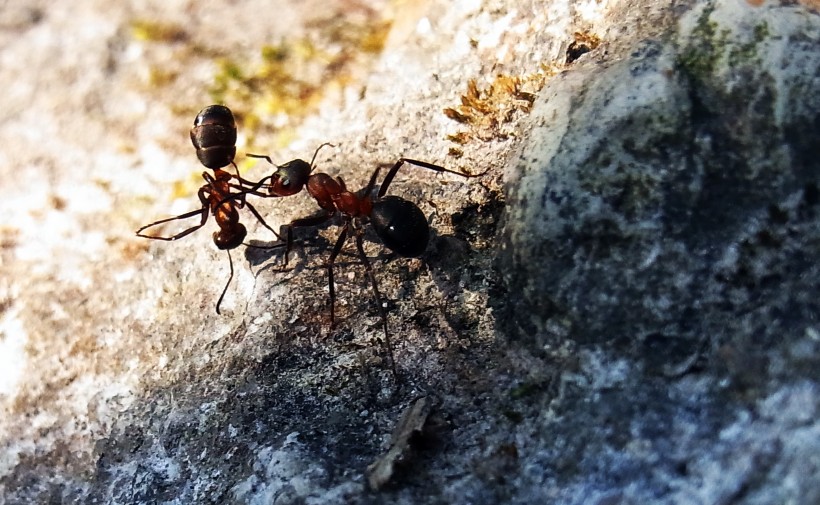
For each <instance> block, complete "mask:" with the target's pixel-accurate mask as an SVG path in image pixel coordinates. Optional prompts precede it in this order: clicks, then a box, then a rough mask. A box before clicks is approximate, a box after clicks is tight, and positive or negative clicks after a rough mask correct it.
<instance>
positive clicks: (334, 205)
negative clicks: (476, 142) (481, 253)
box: [247, 143, 486, 374]
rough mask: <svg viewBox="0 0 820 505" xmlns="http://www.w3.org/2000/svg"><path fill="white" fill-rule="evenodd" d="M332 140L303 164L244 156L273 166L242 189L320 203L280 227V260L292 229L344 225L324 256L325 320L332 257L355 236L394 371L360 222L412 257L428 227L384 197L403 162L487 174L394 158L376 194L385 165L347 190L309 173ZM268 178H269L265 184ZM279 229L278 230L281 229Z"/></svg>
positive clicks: (418, 214)
mask: <svg viewBox="0 0 820 505" xmlns="http://www.w3.org/2000/svg"><path fill="white" fill-rule="evenodd" d="M328 145H329V146H331V147H332V146H333V145H332V144H328V143H325V144H322V145H320V146H319V147H318V148H317V149H316V151H315V152H314V154H313V159H311V162H310V163H308V162H306V161H304V160H301V159H295V160H292V161H289V162H287V163H285V164H283V165H276V164H275V163H273V161H272V160H271V159H270V157H269V156H266V155H259V154H247V156H248V157H251V158H261V159H264V160H267V162H268V163H270V164H271V165H274V166H275V167H276V171H275V172H274V173H273V174H271V175H269V176H267V177H264V178H262V179H261V180H260V181H259V182H257V183H255V184H253V186H252V187H251V188H250V189H249V190H247V193H251V194H254V195H257V196H269V197H283V196H290V195H295V194H296V193H299V192H300V191H302V190H303V189H307V192H308V193H309V194H310V196H312V197H313V198H314V199H315V200H316V203H318V204H319V207H321V209H322V210H321V211H320V212H319V213H318V214H316V215H313V216H310V217H306V218H301V219H295V220H293V221H291V222H290V223H289V224H288V225H285V226H284V227H283V228H284V229H285V230H286V233H287V245H286V249H285V264H287V261H288V253H289V252H290V249H291V246H292V244H293V231H292V230H293V228H299V227H307V226H317V225H320V224H323V223H325V222H327V221H329V220H330V219H332V218H333V217H334V216H336V215H341V217H342V220H343V224H342V230H341V232H339V236H338V238H337V239H336V243H335V245H334V246H333V250H332V251H331V253H330V256H329V257H328V259H327V264H326V266H327V273H328V286H329V294H330V324H331V326H332V325H333V324H334V320H335V302H336V292H335V288H334V276H333V265H334V262H335V261H336V257H337V256H338V255H339V253H340V252H341V250H342V247H343V245H344V242H345V240H346V239H347V236H348V234H349V233H351V232H352V233H353V234H354V235H355V243H356V249H357V251H358V254H359V257H360V258H361V261H362V263H363V265H364V268H365V271H366V272H367V276H368V278H369V279H370V284H371V286H372V289H373V293H374V297H375V299H376V303H377V304H378V307H379V312H380V314H381V320H382V326H383V328H384V334H385V344H386V347H387V351H388V355H389V358H390V364H391V367H392V369H393V372H394V374H395V372H396V364H395V361H394V359H393V348H392V346H391V343H390V334H389V332H388V330H387V314H386V312H385V309H384V305H383V303H382V296H381V293H380V291H379V286H378V282H377V281H376V277H375V275H374V273H373V268H372V266H371V264H370V260H368V258H367V255H366V254H365V252H364V247H363V245H362V240H363V238H364V226H365V225H366V224H368V223H370V224H371V225H372V226H373V229H374V231H375V232H376V235H377V236H378V237H379V238H380V239H381V241H382V243H383V244H384V245H385V247H387V248H388V249H390V250H391V251H393V252H395V253H396V254H398V255H399V256H403V257H407V258H417V257H419V256H421V255H422V254H423V253H424V251H425V250H426V249H427V244H428V242H429V240H430V226H429V225H428V223H427V218H426V217H425V215H424V213H423V212H422V211H421V209H420V208H419V207H418V206H417V205H416V204H415V203H413V202H411V201H409V200H405V199H404V198H401V197H399V196H395V195H387V196H385V195H386V193H387V190H388V189H389V187H390V183H391V182H392V181H393V179H394V177H395V176H396V174H397V173H398V171H399V169H401V168H402V167H403V166H404V165H405V164H409V165H414V166H417V167H420V168H424V169H427V170H432V171H434V172H438V173H445V172H446V173H451V174H456V175H460V176H462V177H468V178H469V177H480V176H481V175H484V174H485V173H486V171H485V172H482V173H480V174H466V173H462V172H456V171H454V170H449V169H446V168H444V167H442V166H439V165H435V164H433V163H428V162H426V161H419V160H415V159H411V158H399V160H398V161H396V163H395V164H393V166H392V167H391V168H390V170H389V171H388V172H387V175H386V176H385V177H384V179H383V180H382V183H381V185H380V187H379V190H378V192H377V193H376V196H375V197H374V196H373V195H372V193H373V190H374V188H375V186H376V180H377V179H378V176H379V172H380V171H381V169H382V168H385V167H387V166H389V165H380V166H377V167H376V169H375V170H374V171H373V173H372V175H371V176H370V180H369V181H368V183H367V186H365V187H364V188H363V189H362V190H360V191H358V192H355V193H354V192H351V191H349V190H348V189H347V186H346V185H345V182H344V180H342V178H341V177H335V178H334V177H331V176H330V175H328V174H325V173H321V172H320V173H314V172H313V170H314V164H313V163H314V161H315V160H316V155H317V154H318V152H319V150H320V149H322V148H323V147H325V146H328ZM266 181H269V182H266ZM263 188H264V189H265V190H267V193H268V194H267V195H265V194H264V192H260V191H259V190H260V189H263ZM281 231H282V230H281V229H280V232H281Z"/></svg>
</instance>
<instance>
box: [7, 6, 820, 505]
mask: <svg viewBox="0 0 820 505" xmlns="http://www.w3.org/2000/svg"><path fill="white" fill-rule="evenodd" d="M72 4H73V5H71V6H70V8H69V7H68V6H62V5H52V4H50V3H45V2H43V3H37V2H22V1H19V2H10V3H7V5H5V6H4V7H3V10H2V11H0V47H2V52H0V58H1V59H2V64H3V69H4V72H3V75H2V76H0V78H1V79H3V82H2V84H3V89H4V93H3V95H2V96H0V105H2V107H0V111H2V112H0V114H2V118H3V120H2V121H0V144H2V145H3V146H4V147H3V148H2V150H0V161H2V163H0V167H1V168H0V170H3V172H2V176H3V181H4V186H3V187H4V189H5V191H4V195H5V196H4V199H3V200H2V201H0V210H2V213H3V215H4V216H5V217H6V219H5V220H4V224H3V225H2V227H0V245H1V246H2V249H0V272H2V275H1V276H0V444H1V445H0V447H2V451H0V502H3V503H15V504H16V503H46V502H51V503H76V502H79V503H316V504H318V503H347V502H354V503H385V502H390V503H544V502H549V503H579V504H580V503H599V504H604V503H649V502H652V503H761V504H762V503H782V502H791V503H801V504H802V503H805V504H812V503H817V502H820V484H818V482H820V460H818V456H817V454H820V450H819V449H820V424H819V423H818V421H817V419H818V412H820V405H818V403H820V400H819V399H818V398H820V397H819V396H818V379H820V377H818V375H819V374H818V370H820V366H818V365H820V363H818V356H820V353H818V351H819V350H820V349H819V348H820V328H818V322H817V321H818V302H817V300H818V298H819V297H818V296H817V295H818V288H817V282H816V279H817V278H818V272H817V267H816V262H815V261H814V259H815V258H816V257H817V253H818V244H820V241H818V238H819V237H820V233H819V230H818V225H819V224H820V223H819V222H818V219H820V218H818V204H820V190H819V189H818V172H820V170H818V169H819V168H820V167H818V160H820V157H818V156H817V155H818V150H817V148H816V147H815V146H816V142H815V139H816V138H817V132H818V130H820V112H819V111H818V107H820V105H819V104H820V100H818V98H820V97H818V93H820V81H819V80H818V75H820V72H819V71H818V69H820V65H818V59H819V58H820V56H818V54H819V53H818V51H817V50H816V48H817V47H818V44H819V43H820V40H818V39H820V16H818V14H817V6H816V5H815V4H813V3H812V2H802V3H796V4H794V3H790V5H780V4H778V3H762V4H760V2H757V1H755V2H752V3H749V4H747V3H740V2H734V1H731V0H722V1H717V2H708V3H702V4H699V5H693V4H691V3H688V2H684V3H675V4H662V5H659V4H657V3H655V2H640V1H621V2H616V1H613V2H584V3H572V4H571V3H567V2H561V1H554V2H549V3H545V2H539V1H534V0H533V1H531V2H512V1H505V0H497V1H489V0H485V1H479V0H460V1H456V2H450V1H444V0H441V1H438V0H430V1H427V2H407V3H397V4H395V5H394V4H388V3H385V2H379V1H375V0H374V1H372V2H350V1H346V0H339V1H338V2H333V3H328V2H284V3H282V4H281V5H279V6H277V8H275V9H272V8H271V6H270V3H269V2H261V1H260V2H257V1H249V2H240V3H236V2H230V3H203V2H196V3H182V2H176V1H166V2H162V3H155V2H139V3H133V4H128V5H120V4H111V3H110V2H100V1H98V0H83V1H79V2H72ZM327 16H331V17H332V16H336V17H339V18H340V19H361V18H362V17H363V18H364V19H381V18H390V19H393V20H394V21H393V25H392V28H391V31H390V34H389V37H388V39H387V43H386V46H385V47H384V49H383V51H382V52H380V53H379V54H377V55H372V56H371V57H370V58H362V59H361V60H356V59H355V58H352V59H353V60H355V61H357V63H356V65H355V66H352V67H351V69H350V71H349V72H350V74H349V76H346V80H345V81H344V83H343V84H341V85H339V86H338V87H334V88H332V89H328V90H327V92H326V94H325V95H324V97H323V101H322V102H321V104H320V106H319V107H318V108H317V109H315V111H314V112H312V113H310V114H308V115H307V116H306V117H305V118H304V120H303V121H302V122H301V123H300V125H299V126H298V127H297V128H296V129H295V131H294V132H293V134H292V137H293V142H290V143H289V145H288V146H287V147H286V148H283V149H277V148H276V142H277V140H275V139H276V138H275V137H274V136H268V137H266V136H265V135H264V134H261V135H260V136H259V137H257V138H255V139H254V145H253V148H254V149H256V148H257V147H258V146H265V145H266V142H267V145H271V146H272V147H269V148H265V149H266V152H267V153H269V154H270V155H271V156H272V157H273V159H274V160H275V161H278V162H282V161H285V160H289V159H292V158H295V157H301V158H307V157H309V155H310V154H311V153H312V152H313V150H314V149H315V148H316V146H318V145H319V144H320V143H322V142H332V143H334V144H336V145H337V147H335V148H332V149H327V150H323V151H322V152H321V153H320V155H319V157H318V158H317V164H318V167H319V169H320V170H322V171H327V172H329V173H331V174H334V175H341V176H342V177H344V178H345V180H347V181H348V183H349V184H350V185H351V186H352V187H359V186H361V185H364V184H365V183H366V181H367V179H368V177H369V175H370V173H371V171H372V169H373V167H375V166H376V165H377V164H379V163H390V162H392V161H394V160H395V159H397V158H398V157H399V156H403V155H406V156H411V157H414V158H418V159H423V160H429V161H433V162H438V163H443V164H445V165H446V166H448V167H450V168H454V169H456V168H461V169H464V170H468V171H472V172H477V171H481V170H485V169H486V170H489V172H488V173H487V174H486V175H484V176H482V177H481V178H480V179H471V180H464V179H460V178H458V177H457V176H451V175H444V176H434V175H433V174H431V173H428V172H427V171H424V170H418V169H406V170H405V171H403V173H402V174H401V175H400V176H399V177H398V178H397V180H396V182H395V183H394V185H393V186H392V187H391V193H394V194H398V195H401V196H403V197H405V198H408V199H411V200H413V201H415V202H418V203H419V205H420V206H421V207H422V209H423V211H424V212H425V214H426V215H428V216H429V217H430V222H431V226H432V227H433V228H434V229H435V230H436V236H435V237H434V239H433V241H432V243H431V246H430V247H429V249H428V252H427V254H426V255H425V257H424V259H423V261H422V260H405V259H401V258H393V257H391V256H390V255H388V254H385V253H383V252H382V249H381V247H379V246H378V244H376V243H371V244H368V245H367V251H368V254H369V255H370V256H371V257H372V258H373V263H374V266H375V268H376V275H377V277H378V279H379V284H380V288H381V290H382V292H383V294H384V296H385V298H386V300H387V301H388V308H389V309H390V317H389V328H390V331H391V334H392V340H393V343H394V346H395V355H396V362H397V367H398V371H399V376H398V378H396V377H394V376H393V375H392V374H391V372H390V368H389V366H388V365H387V363H386V362H385V360H384V347H383V345H382V341H383V338H384V337H383V335H382V332H381V325H380V322H379V317H378V311H377V310H376V308H375V307H374V304H373V301H372V294H371V291H370V288H369V285H368V283H367V278H366V277H365V275H364V271H363V269H362V267H361V265H359V264H358V262H357V260H356V258H355V255H347V254H345V255H343V256H342V257H341V259H340V262H339V267H338V268H339V270H338V273H337V294H338V296H339V299H338V311H339V316H340V317H339V321H338V323H337V325H336V327H335V328H333V329H331V328H329V325H328V314H327V281H326V277H325V273H324V271H323V270H322V268H321V266H322V262H323V260H324V258H326V255H327V254H328V252H329V249H330V247H331V246H332V244H333V241H334V240H335V237H336V234H337V232H338V231H337V230H338V228H337V227H335V226H328V227H326V228H323V229H322V230H320V238H319V239H313V240H311V241H310V243H309V244H308V245H307V246H305V247H304V248H299V249H298V250H297V255H296V257H295V258H294V259H293V260H292V262H293V264H292V265H291V266H292V269H290V270H287V271H282V269H281V267H280V265H279V263H280V262H281V254H280V253H279V252H277V251H276V250H272V251H265V250H258V249H247V251H241V250H240V251H237V252H236V253H234V264H235V267H236V276H235V279H234V282H233V284H232V285H231V286H230V287H229V289H228V294H227V296H226V299H225V303H224V306H223V309H224V312H225V314H224V315H223V316H222V317H218V316H217V315H216V314H214V311H213V307H214V304H215V301H216V299H217V297H218V296H219V293H220V290H221V289H222V286H223V285H224V282H225V280H226V278H227V272H228V267H227V265H226V261H225V254H224V253H222V252H221V251H217V250H216V249H215V247H214V246H213V243H212V241H211V236H210V234H211V232H212V230H213V228H214V225H213V223H209V225H208V226H206V229H205V230H202V231H199V232H197V233H195V234H193V235H191V236H189V237H186V238H185V239H184V241H180V242H177V243H165V242H151V241H147V240H142V239H139V238H137V237H134V235H133V232H134V230H135V229H136V228H138V227H139V226H141V225H143V224H146V223H148V222H150V221H153V220H155V219H159V218H161V217H165V216H169V215H174V214H178V213H181V212H185V211H187V210H191V209H192V208H195V206H196V204H195V200H196V197H195V195H194V192H195V188H196V186H197V184H200V183H201V182H194V183H190V182H189V181H191V180H200V179H198V177H199V173H200V172H201V171H202V167H201V166H199V165H198V163H197V162H196V158H195V156H194V153H193V149H192V148H191V146H190V144H189V143H188V138H187V130H188V128H189V127H190V123H191V121H192V120H193V115H194V114H195V113H196V111H197V110H198V109H199V108H201V107H202V106H204V105H206V104H208V103H210V101H211V98H210V97H209V95H208V93H207V91H206V90H207V88H208V87H209V85H210V84H211V83H212V78H213V75H214V74H215V73H216V70H215V68H216V67H215V63H214V62H215V59H218V58H220V57H225V56H226V55H230V56H232V57H237V58H252V57H253V55H254V54H256V53H257V52H258V49H259V48H260V47H261V46H263V45H265V44H272V43H276V41H277V40H279V39H281V38H283V37H289V36H295V35H293V34H310V33H312V31H315V30H316V29H317V28H316V26H317V24H316V21H317V19H321V18H326V17H327ZM140 20H158V21H160V22H161V23H165V25H164V26H169V27H177V28H175V29H176V30H178V31H173V32H172V35H173V36H171V37H169V38H168V40H165V41H163V42H160V43H150V42H145V41H140V40H137V39H135V38H134V37H133V36H132V30H131V27H133V25H134V23H135V22H138V21H140ZM575 32H583V33H587V34H592V35H595V36H597V37H599V38H600V39H601V41H602V43H601V45H600V46H599V47H598V48H597V49H595V50H594V51H592V52H591V53H588V54H586V55H584V56H582V57H581V58H580V59H579V60H578V61H576V62H574V63H573V64H572V65H569V66H568V67H566V68H565V69H564V71H563V72H562V73H560V74H559V75H557V76H556V77H555V78H553V79H552V80H550V81H548V82H547V84H546V86H545V87H544V88H543V89H542V90H541V91H540V93H539V94H538V95H537V99H536V101H535V103H534V104H533V106H532V108H531V110H530V111H529V115H527V114H526V112H527V109H528V107H527V105H528V100H527V97H528V95H527V94H526V93H528V92H533V91H536V90H532V89H529V90H523V91H525V92H522V93H518V94H515V93H513V94H512V95H502V96H501V97H500V98H499V97H496V98H494V100H495V102H494V107H495V109H494V110H493V111H492V112H491V113H490V114H488V115H487V118H485V119H486V121H484V122H483V123H481V124H480V125H479V126H473V127H469V126H466V125H463V124H458V123H455V122H453V121H452V120H451V119H448V117H447V116H446V115H445V113H443V109H445V108H454V107H457V106H458V105H459V101H460V97H461V96H462V95H464V94H467V93H468V85H467V82H468V80H470V79H476V80H477V82H478V86H479V88H480V89H487V87H488V86H489V85H490V84H491V83H493V82H498V81H496V75H497V74H502V75H504V76H521V77H522V78H523V77H527V76H533V75H540V74H539V72H541V70H542V65H547V66H550V67H559V68H560V67H561V65H562V64H563V61H564V55H565V53H566V50H567V47H568V46H569V44H570V42H572V40H573V38H574V37H576V36H575V35H574V33H575ZM158 75H159V76H161V77H162V78H161V79H159V78H158V77H157V76H158ZM525 80H526V79H525ZM157 82H161V84H157ZM528 82H529V81H528ZM532 82H535V81H532ZM505 97H506V98H505ZM505 100H506V101H505ZM227 105H229V106H231V105H232V104H230V103H229V104H227ZM272 121H273V123H276V122H277V121H280V122H281V118H274V119H273V120H272ZM470 128H473V130H471V129H470ZM478 128H481V131H476V129H478ZM246 130H247V128H246V129H245V130H243V129H242V125H240V132H241V134H243V135H244V134H245V132H246ZM464 131H468V132H470V136H469V139H468V141H467V142H466V143H464V144H460V145H457V144H455V143H453V142H452V141H450V140H448V139H447V138H446V135H448V134H456V133H457V132H464ZM453 147H458V148H459V149H460V150H461V151H462V153H463V155H462V156H461V157H455V156H448V155H447V153H448V150H449V149H450V148H453ZM245 150H247V146H246V145H244V144H241V143H240V149H239V151H240V153H242V152H244V151H245ZM240 158H242V156H241V155H240ZM242 159H244V158H242ZM241 162H242V160H240V164H241ZM242 166H243V168H245V165H242ZM266 170H268V167H265V166H264V164H262V165H258V166H256V167H252V168H251V169H250V171H249V172H248V173H247V174H246V175H247V176H248V177H250V178H259V177H261V176H262V175H265V171H266ZM285 200H286V201H276V202H273V201H259V202H258V204H257V207H258V208H259V209H260V211H262V212H263V214H264V215H265V217H266V219H267V220H268V221H269V222H270V223H271V224H273V225H278V224H284V223H287V222H289V221H290V220H291V219H294V218H298V217H303V216H305V215H307V214H309V213H310V212H312V211H313V210H314V209H315V203H313V202H312V201H311V200H310V199H309V198H307V197H306V196H304V195H300V196H298V197H289V198H288V199H285ZM502 214H503V218H502ZM246 222H247V223H248V224H249V225H250V230H251V235H252V238H253V239H254V240H259V241H262V242H265V243H270V236H269V235H267V234H266V230H264V229H263V228H262V227H261V226H257V225H256V224H252V218H251V216H247V219H246ZM500 224H503V226H500ZM305 237H310V234H305ZM368 237H370V238H373V235H372V234H369V235H368ZM349 249H350V250H351V251H352V247H351V248H349ZM420 397H428V398H429V399H430V404H429V405H431V407H430V409H431V411H430V412H429V415H428V412H427V411H426V410H425V414H424V416H423V417H424V419H425V421H424V424H425V426H424V428H423V429H415V428H414V433H412V434H410V435H407V436H405V437H404V438H402V447H401V450H400V451H398V452H400V456H399V457H398V458H397V464H396V465H394V468H395V475H394V476H393V477H392V478H391V479H389V483H388V484H387V485H386V486H385V488H384V489H382V490H380V491H378V492H375V491H371V490H368V489H367V479H366V477H365V472H366V469H367V467H368V465H371V464H372V463H373V462H374V461H376V460H377V459H378V458H379V457H380V456H382V455H383V454H385V453H386V452H387V450H388V448H389V447H390V445H391V437H390V434H391V432H392V431H393V428H394V426H395V425H396V423H397V422H399V420H400V419H402V418H403V413H404V412H407V409H408V408H409V407H411V406H412V405H413V404H414V402H415V401H416V400H417V399H418V398H420ZM419 422H421V421H419ZM405 435H406V434H405ZM393 442H395V440H394V441H393ZM404 444H407V446H408V447H406V448H405V447H404Z"/></svg>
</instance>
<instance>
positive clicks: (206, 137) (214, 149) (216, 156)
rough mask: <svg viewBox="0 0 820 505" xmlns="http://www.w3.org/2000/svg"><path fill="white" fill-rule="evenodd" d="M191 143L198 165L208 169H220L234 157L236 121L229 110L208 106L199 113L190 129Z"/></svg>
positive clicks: (220, 106)
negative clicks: (194, 149) (200, 164)
mask: <svg viewBox="0 0 820 505" xmlns="http://www.w3.org/2000/svg"><path fill="white" fill-rule="evenodd" d="M191 142H192V143H193V144H194V147H195V148H196V156H197V158H199V161H200V163H202V164H203V165H205V166H206V167H208V168H222V167H224V166H227V165H230V164H231V163H233V159H234V157H235V156H236V121H235V120H234V117H233V113H232V112H231V109H229V108H227V107H225V106H224V105H209V106H207V107H205V108H204V109H202V110H201V111H199V114H197V115H196V119H195V120H194V126H193V128H191Z"/></svg>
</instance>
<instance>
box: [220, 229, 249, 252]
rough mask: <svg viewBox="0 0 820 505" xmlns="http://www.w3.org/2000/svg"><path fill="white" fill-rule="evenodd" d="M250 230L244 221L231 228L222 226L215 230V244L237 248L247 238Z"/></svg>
mask: <svg viewBox="0 0 820 505" xmlns="http://www.w3.org/2000/svg"><path fill="white" fill-rule="evenodd" d="M247 234H248V230H247V229H246V228H245V225H243V224H242V223H236V224H234V225H233V226H231V227H229V228H220V230H219V231H215V232H214V244H216V247H218V248H219V249H222V250H225V249H236V248H237V247H239V246H240V245H241V244H242V241H243V240H245V236H246V235H247Z"/></svg>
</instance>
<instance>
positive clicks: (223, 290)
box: [216, 249, 233, 315]
mask: <svg viewBox="0 0 820 505" xmlns="http://www.w3.org/2000/svg"><path fill="white" fill-rule="evenodd" d="M225 252H227V253H228V265H229V266H230V267H231V275H229V276H228V282H226V283H225V287H224V288H222V294H221V295H219V300H217V301H216V313H217V314H219V315H222V313H221V312H219V305H220V304H221V303H222V299H223V298H225V293H226V292H227V291H228V286H230V285H231V280H233V260H232V259H231V251H230V249H226V250H225Z"/></svg>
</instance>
